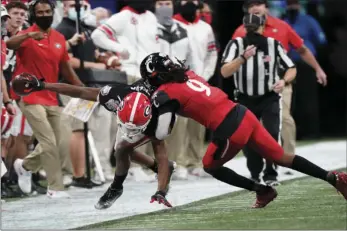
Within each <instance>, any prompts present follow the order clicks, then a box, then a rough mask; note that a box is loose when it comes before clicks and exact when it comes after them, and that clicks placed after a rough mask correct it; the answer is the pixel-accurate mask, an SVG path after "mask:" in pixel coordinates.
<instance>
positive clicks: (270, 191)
mask: <svg viewBox="0 0 347 231" xmlns="http://www.w3.org/2000/svg"><path fill="white" fill-rule="evenodd" d="M276 197H277V191H276V189H274V188H273V187H271V186H266V189H265V190H264V191H262V192H261V193H257V200H256V202H255V204H254V205H253V206H252V208H256V209H258V208H264V207H265V206H266V205H268V204H269V203H270V202H271V201H273V200H274V199H275V198H276Z"/></svg>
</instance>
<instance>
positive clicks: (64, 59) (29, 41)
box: [6, 0, 83, 198]
mask: <svg viewBox="0 0 347 231" xmlns="http://www.w3.org/2000/svg"><path fill="white" fill-rule="evenodd" d="M30 7H31V8H30V12H31V13H32V15H30V18H31V20H32V21H33V22H34V25H33V26H31V27H29V28H28V29H27V30H24V31H21V32H20V33H19V34H18V35H16V36H13V37H12V38H10V39H9V40H8V41H7V42H6V44H7V46H8V48H9V49H15V50H16V52H17V64H16V68H15V70H14V76H16V75H18V74H21V73H23V72H27V73H30V74H33V75H35V76H38V77H39V78H45V81H47V82H57V81H58V76H59V73H62V75H63V76H64V78H65V79H66V80H67V81H68V82H70V83H71V84H74V85H80V86H82V85H83V84H82V82H81V81H80V80H79V78H78V77H77V75H76V74H75V72H74V71H73V69H72V67H71V65H70V63H69V62H68V60H69V56H68V53H67V51H66V48H65V43H66V41H65V39H64V36H63V35H62V34H60V33H59V32H57V31H56V30H54V29H52V28H51V25H52V21H53V11H54V6H53V5H52V4H51V2H50V1H49V0H37V1H35V2H34V3H33V4H32V5H30ZM19 106H20V109H21V110H22V112H23V114H24V115H25V117H26V118H27V119H28V122H29V124H30V126H31V127H32V129H33V131H34V136H35V137H36V139H37V140H38V142H39V144H38V145H37V146H36V147H35V150H34V151H33V152H32V153H30V154H29V155H28V156H27V157H25V158H24V160H22V159H17V160H16V161H15V162H14V168H15V170H16V173H17V175H18V184H19V186H20V188H21V190H22V191H23V192H25V193H30V192H31V172H37V171H39V170H40V168H41V167H43V169H44V170H45V172H46V173H47V182H48V189H47V196H48V197H50V198H67V197H69V195H68V194H67V193H66V192H65V191H64V185H63V175H62V170H61V159H60V156H59V150H58V143H59V141H60V126H61V124H60V120H61V118H60V117H61V108H60V107H59V106H58V99H57V95H56V94H52V93H50V92H47V91H43V92H36V93H33V94H31V95H29V96H24V97H22V98H21V100H20V102H19Z"/></svg>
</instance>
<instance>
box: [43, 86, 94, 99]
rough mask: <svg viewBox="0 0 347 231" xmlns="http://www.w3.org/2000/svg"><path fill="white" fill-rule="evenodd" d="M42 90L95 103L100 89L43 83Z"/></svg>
mask: <svg viewBox="0 0 347 231" xmlns="http://www.w3.org/2000/svg"><path fill="white" fill-rule="evenodd" d="M43 89H44V90H49V91H54V92H57V93H59V94H63V95H68V96H71V97H74V98H81V99H85V100H90V101H97V98H98V94H99V92H100V88H93V87H79V86H74V85H70V84H65V83H45V84H44V88H43Z"/></svg>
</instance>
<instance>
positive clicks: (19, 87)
mask: <svg viewBox="0 0 347 231" xmlns="http://www.w3.org/2000/svg"><path fill="white" fill-rule="evenodd" d="M43 81H44V80H43V79H41V80H39V79H38V78H37V77H36V76H34V75H32V74H29V73H22V74H20V75H17V76H16V77H15V78H14V79H13V80H12V88H13V90H14V92H15V93H16V94H17V95H19V96H26V95H29V94H31V93H32V92H35V91H41V90H43V89H44V88H45V83H44V82H43Z"/></svg>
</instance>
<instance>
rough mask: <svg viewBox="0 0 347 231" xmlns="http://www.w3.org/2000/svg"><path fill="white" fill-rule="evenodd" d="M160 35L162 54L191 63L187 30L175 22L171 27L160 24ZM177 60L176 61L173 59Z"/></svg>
mask: <svg viewBox="0 0 347 231" xmlns="http://www.w3.org/2000/svg"><path fill="white" fill-rule="evenodd" d="M158 35H159V44H160V52H162V53H164V54H167V55H169V56H170V57H171V58H175V57H176V58H178V59H180V60H187V63H190V55H189V54H190V53H191V49H190V45H189V39H188V34H187V30H186V29H184V28H183V27H182V26H181V25H180V24H179V23H178V22H176V21H174V22H173V24H172V25H171V26H163V25H161V24H159V23H158ZM173 60H175V59H173Z"/></svg>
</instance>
